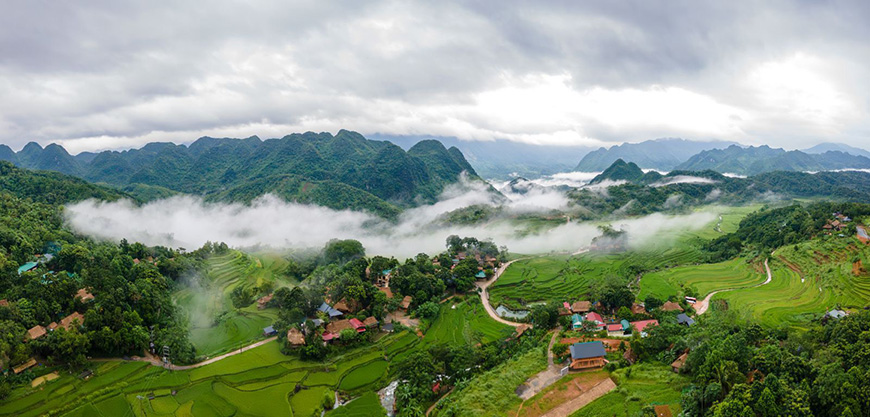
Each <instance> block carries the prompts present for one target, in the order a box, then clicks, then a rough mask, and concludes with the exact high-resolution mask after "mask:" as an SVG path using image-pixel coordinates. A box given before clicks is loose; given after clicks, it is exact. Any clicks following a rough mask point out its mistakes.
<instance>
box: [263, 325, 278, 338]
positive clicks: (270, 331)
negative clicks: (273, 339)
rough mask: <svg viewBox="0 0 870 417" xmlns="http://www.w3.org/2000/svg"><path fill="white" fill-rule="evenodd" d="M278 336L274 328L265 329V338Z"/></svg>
mask: <svg viewBox="0 0 870 417" xmlns="http://www.w3.org/2000/svg"><path fill="white" fill-rule="evenodd" d="M276 334H278V332H277V331H276V330H275V328H274V327H272V326H268V327H264V328H263V336H267V337H268V336H274V335H276Z"/></svg>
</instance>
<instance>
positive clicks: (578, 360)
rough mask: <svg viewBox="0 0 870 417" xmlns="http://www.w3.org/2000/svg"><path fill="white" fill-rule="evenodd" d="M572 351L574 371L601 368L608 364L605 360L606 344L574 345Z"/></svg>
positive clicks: (596, 342) (587, 343)
mask: <svg viewBox="0 0 870 417" xmlns="http://www.w3.org/2000/svg"><path fill="white" fill-rule="evenodd" d="M570 350H571V365H570V367H571V369H572V370H580V369H592V368H600V367H602V366H604V364H605V363H607V361H606V360H604V356H605V355H606V354H607V352H605V350H604V343H601V342H600V341H595V342H586V343H574V344H573V345H571V347H570Z"/></svg>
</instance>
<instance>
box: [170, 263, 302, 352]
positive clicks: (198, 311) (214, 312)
mask: <svg viewBox="0 0 870 417" xmlns="http://www.w3.org/2000/svg"><path fill="white" fill-rule="evenodd" d="M286 265H287V263H286V261H285V260H284V259H282V258H281V257H280V256H277V255H256V256H254V255H247V254H243V253H241V252H237V251H230V252H229V253H227V254H225V255H221V256H213V257H211V258H210V259H209V260H208V271H207V274H206V275H205V276H197V277H190V278H189V279H188V280H187V284H188V285H186V286H184V287H183V288H182V289H180V290H178V291H176V292H175V294H173V299H174V300H175V302H176V303H177V304H178V305H179V306H180V307H181V308H182V310H184V311H185V313H186V315H187V316H188V317H189V318H190V324H191V341H192V342H193V344H194V346H196V348H197V353H198V354H200V355H204V356H215V355H217V354H220V353H223V352H226V351H229V350H232V349H234V348H238V347H240V346H243V345H247V344H249V343H251V342H252V341H253V340H255V339H257V338H259V337H261V334H262V331H263V328H264V327H266V326H268V325H270V324H272V322H273V321H274V320H275V318H276V316H277V311H276V310H275V309H271V308H267V309H264V310H258V309H257V304H256V303H254V304H251V305H250V306H247V307H245V308H242V309H239V310H236V309H234V308H233V306H232V303H231V302H230V293H231V292H232V291H233V289H234V288H236V287H237V286H240V285H241V286H246V287H250V288H254V287H259V286H262V285H263V284H264V283H265V282H271V283H274V285H275V287H276V288H277V287H279V286H293V285H295V282H293V281H292V280H290V279H288V278H287V277H286V276H284V275H283V274H282V271H283V269H284V268H285V267H286Z"/></svg>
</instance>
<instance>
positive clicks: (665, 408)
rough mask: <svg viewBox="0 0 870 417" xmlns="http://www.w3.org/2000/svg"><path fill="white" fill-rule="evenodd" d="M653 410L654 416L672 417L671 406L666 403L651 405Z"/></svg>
mask: <svg viewBox="0 0 870 417" xmlns="http://www.w3.org/2000/svg"><path fill="white" fill-rule="evenodd" d="M653 411H654V412H655V413H656V417H673V414H671V407H670V406H669V405H667V404H665V405H657V406H655V407H653Z"/></svg>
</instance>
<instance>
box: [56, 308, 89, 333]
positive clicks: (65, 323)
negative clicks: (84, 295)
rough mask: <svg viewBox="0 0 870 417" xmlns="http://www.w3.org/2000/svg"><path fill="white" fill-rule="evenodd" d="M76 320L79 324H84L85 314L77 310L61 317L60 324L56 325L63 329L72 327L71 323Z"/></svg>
mask: <svg viewBox="0 0 870 417" xmlns="http://www.w3.org/2000/svg"><path fill="white" fill-rule="evenodd" d="M75 322H78V325H79V326H81V325H83V324H85V316H83V315H82V314H81V313H79V312H74V313H72V314H70V315H68V316H66V317H64V318H62V319H60V324H58V326H57V327H61V328H63V329H64V330H70V329H72V326H73V323H75Z"/></svg>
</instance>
